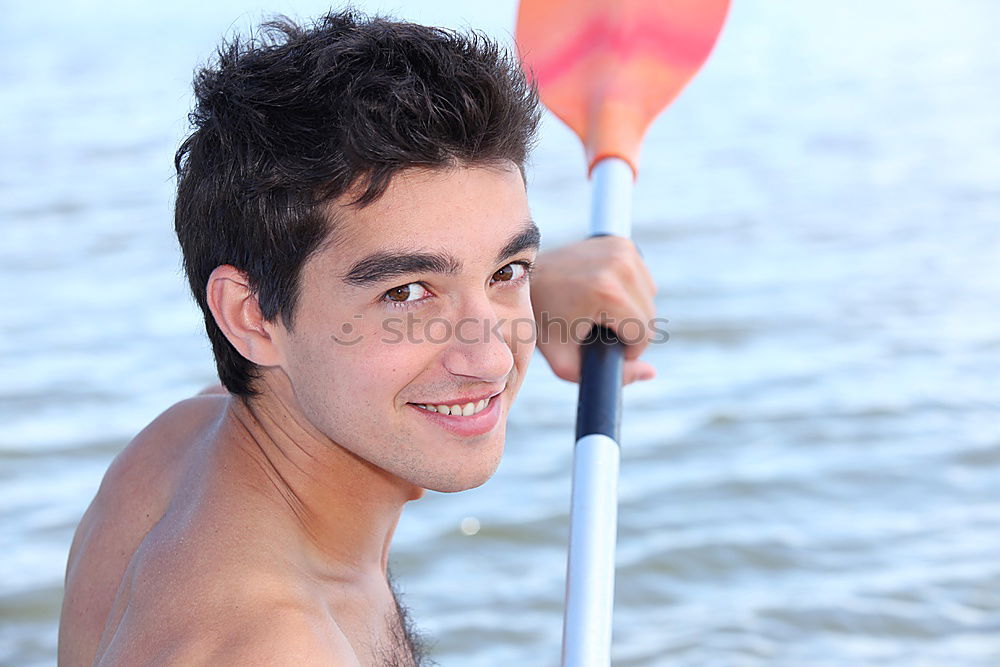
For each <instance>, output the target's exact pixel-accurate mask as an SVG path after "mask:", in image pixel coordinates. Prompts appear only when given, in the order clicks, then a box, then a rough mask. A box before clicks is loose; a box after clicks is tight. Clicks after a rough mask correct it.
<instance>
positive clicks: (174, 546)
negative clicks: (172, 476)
mask: <svg viewBox="0 0 1000 667" xmlns="http://www.w3.org/2000/svg"><path fill="white" fill-rule="evenodd" d="M171 522H172V520H171ZM240 551H241V550H240V549H237V550H236V553H233V551H232V545H228V544H223V543H218V542H215V541H212V540H209V541H205V540H200V539H197V538H196V537H195V538H194V539H188V538H187V537H181V536H180V535H178V534H177V533H175V532H174V531H173V530H172V528H171V527H170V526H162V525H161V526H157V527H156V528H155V529H154V530H153V531H152V532H151V533H150V535H149V536H148V537H147V539H146V540H144V542H143V544H142V546H141V547H140V549H139V550H138V552H137V553H136V555H135V557H134V558H133V560H132V562H131V563H130V565H129V568H128V571H127V572H126V573H125V576H124V577H123V581H122V586H121V587H120V589H119V591H118V599H117V600H116V601H115V608H114V609H113V610H112V613H111V615H110V617H109V621H108V625H107V626H106V627H105V629H104V633H103V637H102V638H101V643H100V646H99V647H98V651H97V660H96V662H95V664H97V665H133V664H161V663H162V664H171V665H174V664H178V665H289V666H292V665H294V666H295V667H301V666H302V665H350V666H352V667H353V666H356V665H359V664H360V663H359V661H358V660H357V658H356V657H355V653H354V651H353V649H352V646H351V643H350V642H349V641H348V640H347V638H346V636H345V635H344V634H343V632H341V630H340V628H339V626H338V625H337V624H336V622H335V621H334V619H333V618H332V616H331V615H330V614H329V613H328V611H327V609H326V607H325V606H324V605H323V604H321V603H320V601H318V600H317V599H316V598H315V597H314V595H313V593H312V591H310V590H309V588H308V587H307V586H305V585H303V582H301V581H300V580H299V579H297V578H296V577H295V576H293V575H292V574H289V573H287V572H286V571H284V570H283V569H282V567H281V563H280V562H279V558H278V557H277V556H276V555H275V553H274V552H270V553H269V552H268V550H267V548H266V547H265V548H264V549H262V550H261V551H260V552H258V553H259V557H258V558H255V559H254V560H253V561H249V560H247V559H246V558H245V557H244V556H245V554H241V553H239V552H240Z"/></svg>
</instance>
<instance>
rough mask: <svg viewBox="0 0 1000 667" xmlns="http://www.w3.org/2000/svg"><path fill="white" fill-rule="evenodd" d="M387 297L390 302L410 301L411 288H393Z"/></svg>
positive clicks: (404, 286) (405, 286)
mask: <svg viewBox="0 0 1000 667" xmlns="http://www.w3.org/2000/svg"><path fill="white" fill-rule="evenodd" d="M385 295H386V297H388V299H389V300H390V301H408V300H409V299H410V286H409V285H403V286H402V287H393V288H392V289H391V290H389V291H388V292H386V293H385Z"/></svg>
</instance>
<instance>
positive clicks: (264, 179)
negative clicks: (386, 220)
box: [175, 11, 539, 398]
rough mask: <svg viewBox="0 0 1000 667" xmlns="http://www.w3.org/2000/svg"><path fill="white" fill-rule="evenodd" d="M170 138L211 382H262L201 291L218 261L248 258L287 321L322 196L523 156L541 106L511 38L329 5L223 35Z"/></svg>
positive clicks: (262, 294) (324, 219)
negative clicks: (186, 120)
mask: <svg viewBox="0 0 1000 667" xmlns="http://www.w3.org/2000/svg"><path fill="white" fill-rule="evenodd" d="M194 90H195V96H196V104H195V108H194V110H193V111H192V113H191V115H190V122H191V125H192V127H193V130H192V132H191V134H190V135H189V136H188V137H187V138H186V139H185V140H184V142H183V143H182V144H181V146H180V148H179V149H178V151H177V155H176V157H175V166H176V168H177V176H178V185H177V204H176V211H175V228H176V231H177V238H178V240H179V241H180V246H181V251H182V253H183V256H184V270H185V272H186V273H187V277H188V281H189V282H190V285H191V291H192V292H193V293H194V298H195V300H196V301H197V302H198V305H199V306H200V307H201V310H202V313H203V314H204V317H205V326H206V328H207V330H208V337H209V340H210V341H211V343H212V350H213V352H214V355H215V361H216V365H217V367H218V372H219V379H220V380H221V381H222V384H223V385H225V387H226V388H227V389H228V390H229V391H230V392H231V393H232V394H235V395H237V396H241V397H245V398H249V397H252V396H253V395H255V394H256V393H257V392H256V390H255V387H254V380H256V378H257V373H258V371H259V368H258V367H257V366H256V365H255V364H254V363H252V362H250V361H249V360H247V359H245V358H244V357H243V356H241V355H240V354H239V352H237V351H236V349H235V348H234V347H233V346H232V345H231V344H230V343H229V341H228V340H227V339H226V337H225V335H224V334H223V333H222V331H221V330H220V329H219V326H218V325H217V324H216V322H215V319H214V318H213V316H212V313H211V311H210V310H209V308H208V304H207V300H206V287H207V284H208V278H209V275H210V274H211V273H212V271H213V270H214V269H215V268H216V267H218V266H220V265H223V264H230V265H232V266H234V267H235V268H237V269H239V270H240V271H242V272H244V273H245V274H246V276H247V278H248V282H249V284H250V287H251V289H252V290H253V291H254V292H255V294H256V296H257V298H258V300H259V303H260V308H261V311H262V313H263V315H264V317H265V318H266V319H268V320H269V321H274V320H275V318H278V317H281V318H282V322H283V323H284V325H285V326H287V327H289V328H291V327H292V323H293V320H294V313H295V304H296V298H297V295H298V291H299V279H300V274H301V269H302V266H303V264H304V263H305V261H306V260H307V259H308V258H309V257H310V255H311V254H312V253H313V252H315V251H316V250H317V248H319V247H320V246H321V245H322V243H323V241H324V240H326V239H327V238H328V237H329V234H330V232H331V231H332V229H331V226H332V225H333V224H334V222H333V221H332V220H331V219H330V216H329V215H328V214H326V213H325V206H324V205H325V204H327V203H329V202H330V201H332V200H334V199H337V198H339V197H341V196H342V195H345V194H348V193H351V196H353V194H354V193H355V192H356V193H358V195H357V197H354V198H353V199H351V201H350V204H351V205H352V206H356V207H363V206H366V205H368V204H370V203H372V202H374V201H376V200H377V199H378V198H379V197H380V196H381V195H382V194H383V193H384V192H385V189H386V187H387V186H388V185H389V181H390V180H391V179H392V177H393V176H394V175H395V174H397V173H398V172H400V171H401V170H404V169H407V168H411V167H430V168H441V167H448V166H452V165H456V164H462V165H490V164H496V163H501V162H504V161H511V162H513V163H514V164H516V165H517V166H518V168H519V169H521V172H522V175H523V172H524V163H525V159H526V157H527V154H528V152H529V150H530V147H531V145H532V143H533V141H534V135H535V130H536V128H537V125H538V118H539V108H538V100H537V95H536V91H535V90H534V88H533V87H532V86H531V85H529V84H528V83H527V82H526V80H525V77H524V75H523V74H522V71H521V68H520V65H519V62H518V61H517V59H516V58H515V57H514V56H512V55H511V54H510V53H509V52H508V51H507V50H505V49H502V48H501V47H499V46H498V45H497V44H496V43H495V42H493V41H492V40H490V39H489V38H488V37H486V36H484V35H482V34H480V33H477V32H469V33H458V32H453V31H450V30H444V29H440V28H429V27H425V26H419V25H414V24H410V23H402V22H397V21H392V20H388V19H385V18H381V17H366V16H362V15H360V14H358V13H356V12H354V11H345V12H340V13H330V14H328V15H326V16H324V17H322V18H321V19H319V20H318V21H316V22H315V23H314V24H312V25H309V26H304V27H300V26H298V25H295V24H294V23H292V22H291V21H289V20H288V19H286V18H283V17H282V18H280V19H278V20H275V21H271V22H269V23H266V24H264V25H263V26H261V28H260V29H259V30H258V31H257V34H256V35H255V36H252V37H250V38H248V39H241V38H240V37H236V38H234V39H232V40H231V41H229V42H227V43H224V44H223V45H222V46H221V47H220V48H219V50H218V54H217V58H216V59H215V61H214V62H211V63H209V65H208V66H206V67H204V68H202V69H200V70H199V71H198V72H197V73H196V75H195V80H194Z"/></svg>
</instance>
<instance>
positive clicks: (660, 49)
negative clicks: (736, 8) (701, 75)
mask: <svg viewBox="0 0 1000 667" xmlns="http://www.w3.org/2000/svg"><path fill="white" fill-rule="evenodd" d="M728 9H729V0H603V1H602V0H522V1H521V6H520V9H519V11H518V16H517V46H518V51H519V53H520V56H521V60H522V62H523V64H524V67H525V69H526V70H527V74H528V76H529V77H530V78H533V79H534V81H535V82H536V83H537V84H538V89H539V92H540V94H541V98H542V101H543V102H544V103H545V105H546V106H547V107H548V108H549V109H551V110H552V113H554V114H555V115H556V116H558V117H559V118H560V119H562V120H563V121H564V122H565V123H566V124H567V125H569V126H570V127H571V128H572V129H573V130H574V131H575V132H576V133H577V134H578V135H579V136H580V139H581V140H583V143H584V146H585V147H586V151H587V164H588V167H590V168H592V167H593V166H594V164H596V163H597V161H598V160H601V159H603V158H606V157H612V156H613V157H620V158H623V159H625V160H627V161H628V162H629V164H631V165H632V169H633V171H637V170H638V165H639V146H640V144H641V143H642V136H643V135H644V134H645V133H646V129H647V128H648V127H649V125H650V123H652V122H653V119H654V118H655V117H656V115H657V114H659V113H660V111H662V110H663V109H664V108H665V107H666V106H667V105H668V104H670V102H672V101H673V100H674V98H675V97H677V95H678V94H679V93H680V92H681V89H682V88H684V85H685V84H686V83H687V82H688V81H690V80H691V77H693V76H694V75H695V72H697V71H698V68H699V67H701V65H702V63H704V62H705V59H706V58H708V54H709V52H710V51H711V50H712V46H713V45H714V44H715V41H716V39H717V38H718V36H719V31H720V30H721V29H722V22H723V20H724V19H725V16H726V11H727V10H728Z"/></svg>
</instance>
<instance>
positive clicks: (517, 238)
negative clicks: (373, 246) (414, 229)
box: [344, 220, 541, 287]
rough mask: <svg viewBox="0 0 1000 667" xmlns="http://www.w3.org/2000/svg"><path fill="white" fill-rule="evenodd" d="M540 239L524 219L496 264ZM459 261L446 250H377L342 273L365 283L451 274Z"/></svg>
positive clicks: (458, 269) (354, 282)
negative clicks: (424, 275)
mask: <svg viewBox="0 0 1000 667" xmlns="http://www.w3.org/2000/svg"><path fill="white" fill-rule="evenodd" d="M540 242H541V234H540V233H539V232H538V226H537V225H535V223H534V222H533V221H531V220H528V221H527V223H526V224H525V226H524V228H523V229H521V231H519V232H518V233H517V234H515V235H514V237H512V238H511V239H510V240H509V241H508V242H507V243H506V244H505V245H504V246H503V248H501V249H500V252H498V253H497V258H496V262H497V263H498V264H499V263H500V262H502V261H503V260H505V259H507V258H508V257H510V256H511V255H516V254H517V253H519V252H522V251H524V250H534V249H537V248H538V246H539V243H540ZM461 270H462V262H461V261H460V260H459V259H458V258H457V257H455V256H454V255H452V254H450V253H446V252H420V251H408V250H404V251H397V250H380V251H378V252H374V253H372V254H370V255H368V256H366V257H364V258H362V259H360V260H358V261H357V262H355V263H354V265H353V266H352V267H351V268H350V270H349V271H348V272H347V273H346V274H345V275H344V282H347V283H349V284H351V285H355V286H357V287H366V286H369V285H375V284H378V283H381V282H385V281H388V280H390V279H392V278H398V277H400V276H405V275H410V274H413V273H440V274H444V275H449V276H453V275H456V274H458V273H459V272H461Z"/></svg>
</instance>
